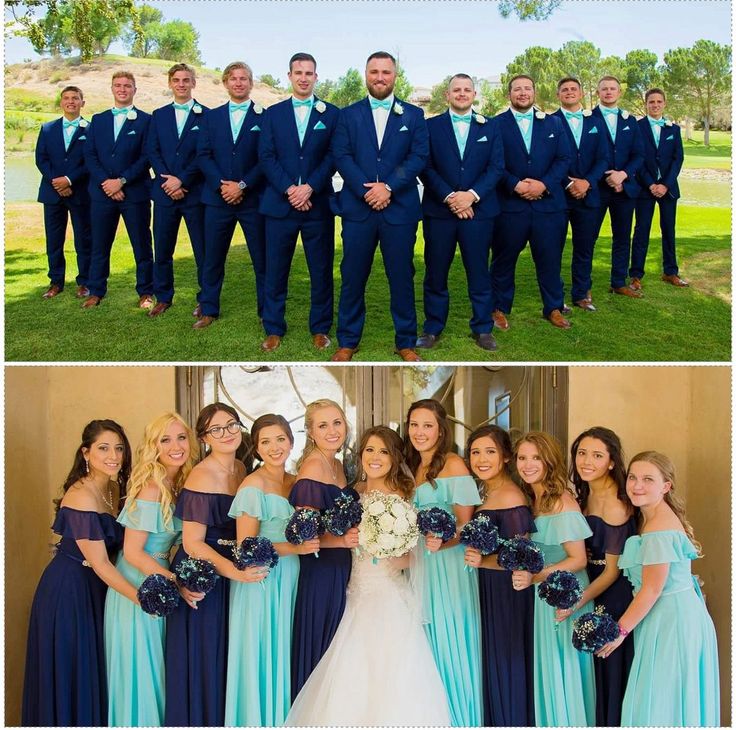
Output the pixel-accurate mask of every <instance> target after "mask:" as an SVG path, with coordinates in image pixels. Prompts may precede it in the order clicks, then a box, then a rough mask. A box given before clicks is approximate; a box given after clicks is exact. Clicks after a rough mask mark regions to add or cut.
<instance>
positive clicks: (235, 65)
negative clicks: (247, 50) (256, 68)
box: [222, 61, 253, 84]
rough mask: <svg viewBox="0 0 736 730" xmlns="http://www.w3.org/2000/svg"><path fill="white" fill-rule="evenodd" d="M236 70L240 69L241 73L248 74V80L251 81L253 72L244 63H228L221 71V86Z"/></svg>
mask: <svg viewBox="0 0 736 730" xmlns="http://www.w3.org/2000/svg"><path fill="white" fill-rule="evenodd" d="M236 68H242V69H243V71H245V73H247V74H248V78H249V79H250V80H251V82H252V81H253V70H252V69H251V67H250V66H249V65H248V64H247V63H245V61H233V62H232V63H228V65H227V66H225V68H224V69H223V70H222V83H223V84H224V83H225V82H226V81H227V80H228V79H229V78H230V74H231V73H232V72H233V71H235V69H236Z"/></svg>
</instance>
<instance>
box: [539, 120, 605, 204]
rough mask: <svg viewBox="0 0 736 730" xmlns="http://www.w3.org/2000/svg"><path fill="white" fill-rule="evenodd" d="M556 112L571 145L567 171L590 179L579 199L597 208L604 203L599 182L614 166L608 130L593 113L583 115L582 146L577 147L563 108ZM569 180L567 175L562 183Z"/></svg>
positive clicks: (564, 184) (570, 174) (575, 175)
mask: <svg viewBox="0 0 736 730" xmlns="http://www.w3.org/2000/svg"><path fill="white" fill-rule="evenodd" d="M553 116H556V117H558V118H559V120H560V124H561V125H562V128H563V129H564V130H565V132H567V142H568V145H569V147H570V168H569V169H568V171H567V174H568V175H569V176H570V177H577V178H580V179H582V180H587V181H588V182H589V183H590V188H589V189H588V194H587V195H586V196H585V197H584V198H583V199H582V200H581V201H579V202H580V203H581V204H583V205H585V207H587V208H597V207H598V206H600V204H601V196H600V191H599V189H598V183H599V182H600V181H601V179H602V178H603V175H604V173H605V172H606V170H610V169H611V165H610V160H609V159H608V143H607V141H606V135H605V133H604V132H605V130H603V129H602V124H601V119H600V118H599V117H594V116H593V115H592V114H590V115H588V116H584V117H583V131H582V134H581V135H580V147H578V146H577V145H576V144H575V137H574V135H573V133H572V129H570V125H569V123H568V121H567V119H565V114H564V112H563V110H562V109H558V110H557V111H556V112H555V113H554V114H553ZM604 124H605V122H604ZM593 130H595V131H593ZM568 182H569V180H568V179H567V178H566V179H565V180H564V181H563V183H562V185H563V187H565V186H567V184H568ZM567 200H568V203H572V202H573V201H575V199H574V198H572V197H568V198H567ZM577 202H578V201H575V203H577Z"/></svg>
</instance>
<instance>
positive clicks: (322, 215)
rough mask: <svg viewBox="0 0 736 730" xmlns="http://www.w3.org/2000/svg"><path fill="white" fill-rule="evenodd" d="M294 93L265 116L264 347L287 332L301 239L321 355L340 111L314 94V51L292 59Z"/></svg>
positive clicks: (328, 314)
mask: <svg viewBox="0 0 736 730" xmlns="http://www.w3.org/2000/svg"><path fill="white" fill-rule="evenodd" d="M289 80H290V81H291V87H292V96H291V98H289V99H286V100H285V101H282V102H279V103H278V104H274V105H273V106H271V107H270V108H269V109H268V111H267V112H266V113H265V114H264V115H263V129H262V131H261V141H260V146H259V158H260V162H261V167H262V168H263V172H264V174H265V176H266V180H267V185H266V189H265V190H264V193H263V198H262V200H261V206H260V211H261V213H262V214H263V215H264V216H265V219H266V240H267V241H268V245H267V246H266V285H265V298H264V304H263V328H264V329H265V331H266V339H265V340H264V341H263V343H262V344H261V349H262V350H264V351H266V352H272V351H273V350H275V349H276V348H278V347H279V346H280V345H281V338H282V337H283V336H284V335H285V334H286V316H285V315H286V295H287V289H288V284H289V270H290V269H291V261H292V259H293V257H294V250H295V249H296V240H297V236H299V235H301V238H302V246H303V248H304V255H305V257H306V259H307V266H308V268H309V278H310V283H311V291H310V293H311V307H310V310H309V330H310V332H311V333H312V343H313V345H314V346H315V347H316V348H317V349H318V350H324V349H325V348H326V347H328V346H329V345H330V338H329V336H328V333H329V331H330V328H331V327H332V314H333V276H332V265H333V261H334V258H335V216H334V214H333V213H332V211H331V210H330V198H331V197H332V175H333V173H334V171H335V167H334V164H333V163H332V158H331V156H330V140H331V139H332V133H333V132H334V130H335V127H336V126H337V118H338V114H339V111H338V109H337V107H336V106H334V105H332V104H328V103H326V102H324V101H322V100H320V99H317V97H315V96H314V85H315V83H316V82H317V62H316V61H315V59H314V56H311V55H310V54H308V53H296V54H294V55H293V56H292V57H291V59H290V60H289Z"/></svg>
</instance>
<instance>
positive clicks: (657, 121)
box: [649, 117, 664, 127]
mask: <svg viewBox="0 0 736 730" xmlns="http://www.w3.org/2000/svg"><path fill="white" fill-rule="evenodd" d="M649 124H651V125H652V126H653V127H664V119H652V118H651V117H649Z"/></svg>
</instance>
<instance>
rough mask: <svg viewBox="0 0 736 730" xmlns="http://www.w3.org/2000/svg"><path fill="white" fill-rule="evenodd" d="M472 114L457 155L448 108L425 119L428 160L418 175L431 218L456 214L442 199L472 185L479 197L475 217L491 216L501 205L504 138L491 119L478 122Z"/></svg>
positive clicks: (425, 208) (449, 216)
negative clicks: (499, 190)
mask: <svg viewBox="0 0 736 730" xmlns="http://www.w3.org/2000/svg"><path fill="white" fill-rule="evenodd" d="M477 117H478V115H477V114H473V118H472V119H471V121H470V126H469V127H468V138H467V141H466V142H465V152H464V153H463V156H462V157H460V149H459V148H458V146H457V140H456V139H455V132H454V130H453V126H452V119H451V118H450V112H449V111H447V112H445V113H444V114H440V115H439V116H436V117H432V118H431V119H428V120H427V129H428V130H429V162H428V163H427V167H426V168H425V170H424V172H423V173H422V175H421V179H422V182H423V183H424V197H423V198H422V210H423V211H424V215H425V216H429V217H431V218H447V219H452V218H456V216H455V215H453V213H452V211H451V210H450V209H449V208H448V207H447V205H446V204H445V202H444V200H445V198H446V197H447V196H448V195H449V194H450V193H452V192H454V191H456V190H469V189H470V188H472V189H473V190H475V192H476V193H478V196H479V197H480V201H479V202H478V203H475V204H474V205H473V213H474V219H484V218H486V219H487V218H492V217H493V216H496V215H498V213H499V212H500V210H501V209H500V207H499V205H498V197H497V195H496V186H497V185H498V184H499V182H500V181H501V178H502V177H503V174H504V162H503V142H502V141H501V135H500V133H499V131H498V124H497V122H496V121H494V120H493V119H487V120H486V121H485V122H483V124H480V123H478V121H477Z"/></svg>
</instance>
